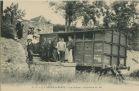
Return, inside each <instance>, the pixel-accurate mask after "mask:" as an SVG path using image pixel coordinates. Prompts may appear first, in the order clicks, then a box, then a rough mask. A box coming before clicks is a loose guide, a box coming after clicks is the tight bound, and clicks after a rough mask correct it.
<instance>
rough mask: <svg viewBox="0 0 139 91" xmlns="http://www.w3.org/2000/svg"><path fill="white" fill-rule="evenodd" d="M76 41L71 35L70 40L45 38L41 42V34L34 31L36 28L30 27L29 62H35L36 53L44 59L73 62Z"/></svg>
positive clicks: (28, 42) (28, 40)
mask: <svg viewBox="0 0 139 91" xmlns="http://www.w3.org/2000/svg"><path fill="white" fill-rule="evenodd" d="M73 48H74V42H73V39H72V37H71V36H68V41H67V42H65V40H64V38H62V37H61V38H59V39H58V41H57V38H55V39H49V38H46V37H45V38H44V39H43V41H42V42H41V43H40V42H39V35H37V34H35V33H34V28H29V31H28V36H27V52H28V57H27V58H28V62H29V63H33V56H34V54H39V55H40V58H41V60H42V61H55V62H56V61H60V62H73Z"/></svg>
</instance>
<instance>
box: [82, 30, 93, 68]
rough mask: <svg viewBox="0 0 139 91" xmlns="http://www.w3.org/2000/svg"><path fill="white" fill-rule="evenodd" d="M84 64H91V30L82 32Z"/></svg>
mask: <svg viewBox="0 0 139 91" xmlns="http://www.w3.org/2000/svg"><path fill="white" fill-rule="evenodd" d="M84 65H87V66H93V32H87V33H84Z"/></svg>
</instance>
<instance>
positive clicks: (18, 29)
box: [16, 21, 24, 39]
mask: <svg viewBox="0 0 139 91" xmlns="http://www.w3.org/2000/svg"><path fill="white" fill-rule="evenodd" d="M23 26H24V25H23V24H22V23H21V21H18V22H17V24H16V32H17V37H18V39H21V38H22V37H23Z"/></svg>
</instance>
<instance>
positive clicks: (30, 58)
mask: <svg viewBox="0 0 139 91" xmlns="http://www.w3.org/2000/svg"><path fill="white" fill-rule="evenodd" d="M33 49H34V48H33V43H32V39H28V40H27V52H28V57H27V59H28V60H27V63H28V64H32V63H33Z"/></svg>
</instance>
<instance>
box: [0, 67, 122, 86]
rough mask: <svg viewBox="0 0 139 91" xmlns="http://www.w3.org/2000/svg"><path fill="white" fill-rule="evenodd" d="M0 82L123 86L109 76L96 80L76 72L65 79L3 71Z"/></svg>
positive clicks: (88, 74) (36, 73) (92, 76)
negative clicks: (73, 75)
mask: <svg viewBox="0 0 139 91" xmlns="http://www.w3.org/2000/svg"><path fill="white" fill-rule="evenodd" d="M1 81H2V83H3V84H11V83H12V84H13V83H33V84H81V83H83V84H94V85H96V84H99V85H100V84H105V83H112V84H123V83H122V82H121V81H119V80H117V79H116V78H114V77H111V76H103V77H102V78H101V79H99V80H98V74H95V73H88V72H83V73H80V72H77V73H76V75H75V77H72V78H67V77H65V76H63V75H60V76H59V77H51V76H48V75H47V72H45V71H44V72H42V71H38V72H29V71H26V72H24V71H22V72H21V71H18V70H16V69H10V70H8V71H7V70H5V71H4V72H3V73H2V75H1Z"/></svg>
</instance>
